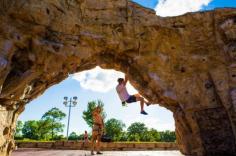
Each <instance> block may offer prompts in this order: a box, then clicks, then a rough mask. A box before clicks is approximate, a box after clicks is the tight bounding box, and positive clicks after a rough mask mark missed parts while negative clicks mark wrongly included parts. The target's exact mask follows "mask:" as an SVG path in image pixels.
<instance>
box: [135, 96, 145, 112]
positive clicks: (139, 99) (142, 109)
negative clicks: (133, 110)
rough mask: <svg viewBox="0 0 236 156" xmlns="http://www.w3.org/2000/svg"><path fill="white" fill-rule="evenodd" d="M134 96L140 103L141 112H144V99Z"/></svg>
mask: <svg viewBox="0 0 236 156" xmlns="http://www.w3.org/2000/svg"><path fill="white" fill-rule="evenodd" d="M134 96H135V97H136V101H140V107H141V112H142V111H144V98H143V97H141V96H137V95H134Z"/></svg>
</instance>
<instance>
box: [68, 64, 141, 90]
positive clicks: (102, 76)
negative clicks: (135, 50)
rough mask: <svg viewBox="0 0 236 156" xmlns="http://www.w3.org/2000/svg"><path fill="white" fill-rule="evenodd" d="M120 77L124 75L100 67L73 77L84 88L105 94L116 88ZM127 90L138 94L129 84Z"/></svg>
mask: <svg viewBox="0 0 236 156" xmlns="http://www.w3.org/2000/svg"><path fill="white" fill-rule="evenodd" d="M119 77H124V73H122V72H119V71H115V70H111V69H109V70H108V69H102V68H100V67H98V66H97V67H96V68H94V69H91V70H87V71H83V72H80V73H76V74H73V75H72V79H75V80H77V81H79V82H80V85H81V87H82V88H84V89H87V90H91V91H94V92H103V93H104V92H108V91H110V90H111V89H113V88H115V87H116V85H117V79H118V78H119ZM127 90H128V92H129V93H130V94H133V93H137V91H136V90H135V89H134V88H133V87H132V86H131V85H130V84H129V83H128V84H127Z"/></svg>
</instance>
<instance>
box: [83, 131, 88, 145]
mask: <svg viewBox="0 0 236 156" xmlns="http://www.w3.org/2000/svg"><path fill="white" fill-rule="evenodd" d="M88 142H89V140H88V132H87V131H84V143H88Z"/></svg>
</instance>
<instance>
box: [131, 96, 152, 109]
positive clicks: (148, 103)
mask: <svg viewBox="0 0 236 156" xmlns="http://www.w3.org/2000/svg"><path fill="white" fill-rule="evenodd" d="M134 96H135V97H136V99H143V101H144V103H146V105H147V106H149V105H150V102H148V101H146V100H145V99H144V98H143V97H142V96H141V95H140V94H134Z"/></svg>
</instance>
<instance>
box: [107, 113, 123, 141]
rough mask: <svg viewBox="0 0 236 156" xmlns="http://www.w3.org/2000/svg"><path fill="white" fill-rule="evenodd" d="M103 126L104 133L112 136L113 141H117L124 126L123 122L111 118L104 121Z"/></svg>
mask: <svg viewBox="0 0 236 156" xmlns="http://www.w3.org/2000/svg"><path fill="white" fill-rule="evenodd" d="M105 127H106V134H107V135H108V136H110V137H112V139H113V140H114V141H119V140H120V138H121V136H122V132H123V128H125V124H124V123H123V122H122V121H120V120H117V119H114V118H112V119H109V120H108V121H107V122H106V123H105Z"/></svg>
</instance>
